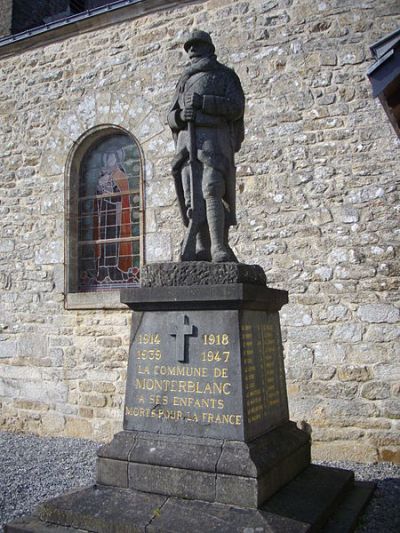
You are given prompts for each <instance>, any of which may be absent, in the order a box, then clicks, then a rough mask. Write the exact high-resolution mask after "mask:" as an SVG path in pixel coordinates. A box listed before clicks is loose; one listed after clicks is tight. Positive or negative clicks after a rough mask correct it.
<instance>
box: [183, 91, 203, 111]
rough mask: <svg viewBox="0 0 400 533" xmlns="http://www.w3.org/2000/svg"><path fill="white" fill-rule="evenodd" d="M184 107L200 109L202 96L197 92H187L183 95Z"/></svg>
mask: <svg viewBox="0 0 400 533" xmlns="http://www.w3.org/2000/svg"><path fill="white" fill-rule="evenodd" d="M185 107H193V108H194V109H201V108H202V107H203V97H202V96H200V95H199V94H197V93H193V94H187V95H186V96H185Z"/></svg>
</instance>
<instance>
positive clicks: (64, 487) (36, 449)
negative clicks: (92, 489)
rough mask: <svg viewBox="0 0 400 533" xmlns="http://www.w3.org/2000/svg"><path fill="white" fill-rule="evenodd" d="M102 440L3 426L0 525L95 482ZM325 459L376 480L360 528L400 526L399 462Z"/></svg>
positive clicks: (366, 532) (361, 532)
mask: <svg viewBox="0 0 400 533" xmlns="http://www.w3.org/2000/svg"><path fill="white" fill-rule="evenodd" d="M98 446H99V444H98V443H96V442H92V441H88V440H82V439H66V438H40V437H35V436H30V435H19V434H13V433H6V432H0V457H1V462H0V465H1V466H0V531H3V528H2V526H3V525H4V524H5V523H7V522H9V521H11V520H12V519H14V518H17V517H19V516H22V515H24V514H29V513H31V512H32V511H33V510H34V509H35V507H36V506H37V505H38V504H39V503H40V502H41V501H43V500H47V499H49V498H53V497H55V496H57V495H59V494H63V493H64V492H66V491H68V490H70V489H72V488H75V487H78V486H87V485H91V484H92V483H94V480H95V465H96V449H97V448H98ZM321 464H324V465H329V466H335V467H338V468H347V469H350V470H353V471H354V472H355V475H356V479H359V480H364V481H376V482H377V489H376V490H375V493H374V496H373V498H372V499H371V501H370V503H369V505H368V507H367V509H366V511H365V513H364V515H363V516H362V518H361V520H360V524H359V527H358V528H357V533H399V532H400V466H394V465H391V464H389V463H379V464H375V465H364V464H359V463H350V462H343V463H342V462H341V463H338V462H335V463H321Z"/></svg>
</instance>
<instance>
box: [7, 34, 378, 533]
mask: <svg viewBox="0 0 400 533" xmlns="http://www.w3.org/2000/svg"><path fill="white" fill-rule="evenodd" d="M184 48H185V51H186V52H187V53H188V55H189V58H190V61H191V63H190V66H189V67H188V68H187V69H186V70H185V71H184V72H183V74H182V76H181V78H180V79H179V81H178V83H177V89H176V93H175V95H174V97H173V101H172V105H171V107H170V110H169V112H168V124H169V126H170V128H171V130H172V134H173V137H174V141H175V148H176V153H175V158H174V160H173V164H172V175H173V179H174V182H175V188H176V193H177V197H178V202H179V205H180V211H181V215H182V220H183V224H184V225H185V227H186V230H185V237H184V239H183V241H182V243H181V252H180V261H179V262H165V263H152V264H148V265H146V266H144V267H143V269H142V273H141V286H140V287H139V288H131V289H129V288H128V289H123V290H121V302H122V303H123V304H125V305H126V306H128V307H129V308H130V309H131V310H132V311H133V316H132V326H131V343H130V352H129V363H128V373H127V381H126V394H125V406H124V415H123V416H124V422H123V431H122V432H119V433H117V434H115V436H114V438H113V440H112V441H111V442H110V443H109V444H106V445H104V446H103V447H101V448H100V450H99V452H98V461H97V483H96V485H95V486H93V487H90V488H87V489H79V490H76V491H74V492H72V493H69V494H66V495H64V496H61V497H58V498H55V499H54V500H51V501H48V502H45V503H43V504H42V505H41V506H40V507H39V509H38V510H37V512H36V514H35V515H33V516H30V517H26V518H23V519H20V520H16V521H15V522H13V523H12V524H9V525H8V526H7V527H6V531H7V533H17V532H32V533H39V532H43V533H44V532H48V533H63V532H65V533H66V532H67V531H74V530H79V531H91V532H98V533H100V532H116V533H134V532H139V531H143V532H145V531H146V532H160V533H161V532H171V533H179V532H182V533H183V532H187V531H193V532H198V533H201V532H211V531H215V532H221V533H222V532H226V533H228V532H229V533H232V532H249V533H250V532H254V531H260V532H261V531H265V532H267V531H268V532H292V531H293V532H306V531H326V532H334V531H337V532H339V531H340V532H341V533H343V532H345V531H351V530H352V529H353V528H354V526H355V523H356V520H357V517H358V515H359V513H360V512H361V511H362V508H363V506H364V505H365V503H366V502H367V501H368V498H369V496H370V494H371V492H372V490H373V486H372V485H371V484H360V483H355V482H354V479H353V474H352V472H350V471H346V470H340V469H335V468H327V467H322V466H315V465H312V464H311V463H310V447H311V444H310V436H309V434H308V433H307V432H305V431H304V430H302V429H299V428H298V427H297V426H296V424H295V423H294V422H291V421H290V418H289V410H288V400H287V391H286V381H285V371H284V361H283V350H282V339H281V328H280V319H279V311H280V310H281V309H282V307H283V306H284V305H285V304H287V302H288V293H287V292H286V291H284V290H278V289H272V288H269V287H268V284H267V279H266V276H265V273H264V271H263V269H262V268H261V267H260V266H257V265H249V264H244V263H241V262H240V258H239V259H238V258H236V256H235V254H234V253H233V251H232V249H231V247H230V245H229V228H230V226H231V225H234V224H235V217H236V209H240V206H238V207H236V197H235V170H236V169H235V163H234V154H235V153H236V152H238V151H239V150H240V146H241V142H242V141H243V136H244V127H243V115H244V107H245V96H244V94H243V90H242V87H241V83H240V80H239V78H238V77H237V75H236V74H235V73H234V71H233V70H231V69H229V68H228V67H226V66H224V65H222V64H221V63H219V62H218V61H217V59H216V55H215V47H214V44H213V42H212V39H211V37H210V35H209V34H208V33H206V32H204V31H201V30H195V31H193V32H192V33H191V34H190V35H189V37H187V38H186V40H185V41H184Z"/></svg>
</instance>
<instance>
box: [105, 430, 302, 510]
mask: <svg viewBox="0 0 400 533" xmlns="http://www.w3.org/2000/svg"><path fill="white" fill-rule="evenodd" d="M98 455H99V457H98V463H97V482H98V483H99V484H102V485H109V486H116V487H121V488H131V489H134V490H139V491H142V492H152V493H158V494H165V495H169V496H176V497H180V498H186V499H194V500H203V501H208V502H219V503H225V504H229V505H235V506H239V507H254V508H256V507H258V506H259V505H261V504H262V503H264V502H265V500H266V499H267V498H269V497H270V496H271V495H272V494H274V493H275V492H276V491H277V490H278V489H279V488H281V487H282V486H283V485H286V484H287V483H288V482H289V481H290V480H291V479H293V478H294V477H295V476H296V475H297V474H298V473H300V472H301V471H302V470H304V468H306V467H307V466H308V465H309V463H310V443H309V437H308V435H307V434H305V433H304V432H303V431H300V430H299V429H297V427H296V426H295V424H293V423H291V422H289V423H287V424H284V425H282V426H280V427H279V428H276V429H274V430H272V431H270V432H268V433H266V434H265V435H263V436H261V437H259V438H257V439H255V440H254V441H252V442H250V443H246V442H241V441H224V440H217V439H205V438H195V437H184V436H175V435H157V434H154V433H144V432H131V431H125V432H122V433H119V434H117V435H116V436H115V437H114V439H113V441H112V442H111V443H110V444H109V445H107V446H104V447H103V448H101V449H100V450H99V452H98Z"/></svg>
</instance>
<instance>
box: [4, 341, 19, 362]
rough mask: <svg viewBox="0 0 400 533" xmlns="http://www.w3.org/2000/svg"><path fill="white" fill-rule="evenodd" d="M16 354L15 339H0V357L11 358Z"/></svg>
mask: <svg viewBox="0 0 400 533" xmlns="http://www.w3.org/2000/svg"><path fill="white" fill-rule="evenodd" d="M16 355H17V343H16V342H15V341H0V359H11V358H12V357H15V356H16Z"/></svg>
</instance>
